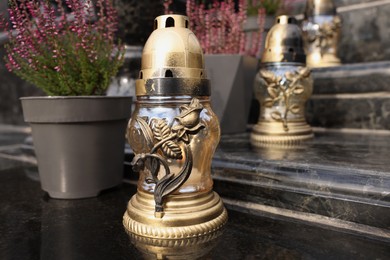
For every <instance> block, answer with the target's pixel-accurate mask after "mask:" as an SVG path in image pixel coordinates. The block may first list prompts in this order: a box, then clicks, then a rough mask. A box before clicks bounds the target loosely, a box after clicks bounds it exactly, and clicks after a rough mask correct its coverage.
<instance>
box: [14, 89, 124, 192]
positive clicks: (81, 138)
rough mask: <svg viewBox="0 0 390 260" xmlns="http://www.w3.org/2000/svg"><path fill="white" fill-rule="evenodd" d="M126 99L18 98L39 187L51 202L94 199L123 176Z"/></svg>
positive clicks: (100, 97) (86, 97) (93, 97)
mask: <svg viewBox="0 0 390 260" xmlns="http://www.w3.org/2000/svg"><path fill="white" fill-rule="evenodd" d="M131 101H132V98H131V97H104V96H85V97H84V96H81V97H30V98H21V102H22V107H23V114H24V118H25V121H26V122H28V123H30V125H31V128H32V136H33V142H34V149H35V154H36V156H37V159H38V169H39V176H40V180H41V186H42V189H43V190H44V191H46V192H47V193H49V195H50V197H52V198H59V199H81V198H88V197H95V196H97V195H98V194H99V193H100V192H101V191H102V190H105V189H108V188H111V187H114V186H117V185H119V184H120V183H121V182H122V176H123V160H124V144H125V130H126V123H127V120H128V118H129V117H130V113H131Z"/></svg>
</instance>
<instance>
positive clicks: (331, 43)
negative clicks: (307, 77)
mask: <svg viewBox="0 0 390 260" xmlns="http://www.w3.org/2000/svg"><path fill="white" fill-rule="evenodd" d="M302 30H303V36H304V40H305V49H306V54H307V59H306V61H307V66H309V67H328V66H337V65H340V59H339V58H338V57H337V48H338V42H339V39H340V31H341V19H340V17H339V16H338V15H337V13H336V7H335V5H334V4H333V1H332V0H308V1H307V4H306V11H305V19H304V21H303V23H302Z"/></svg>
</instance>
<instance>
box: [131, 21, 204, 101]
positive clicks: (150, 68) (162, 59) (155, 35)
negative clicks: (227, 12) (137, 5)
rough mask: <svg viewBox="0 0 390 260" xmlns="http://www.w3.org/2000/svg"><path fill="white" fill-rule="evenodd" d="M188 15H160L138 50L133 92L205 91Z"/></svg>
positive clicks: (198, 48)
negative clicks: (139, 59) (138, 60)
mask: <svg viewBox="0 0 390 260" xmlns="http://www.w3.org/2000/svg"><path fill="white" fill-rule="evenodd" d="M188 27H189V20H188V17H186V16H183V15H174V14H169V15H162V16H158V17H157V18H156V19H155V20H154V31H153V32H152V34H151V35H150V36H149V38H148V40H147V42H146V44H145V46H144V49H143V53H142V63H141V71H140V74H139V79H138V80H137V82H136V93H137V95H200V96H202V95H209V82H208V80H207V78H206V72H205V69H204V57H203V51H202V47H201V45H200V43H199V41H198V39H197V38H196V36H195V34H194V33H193V32H192V31H191V30H190V29H189V28H188Z"/></svg>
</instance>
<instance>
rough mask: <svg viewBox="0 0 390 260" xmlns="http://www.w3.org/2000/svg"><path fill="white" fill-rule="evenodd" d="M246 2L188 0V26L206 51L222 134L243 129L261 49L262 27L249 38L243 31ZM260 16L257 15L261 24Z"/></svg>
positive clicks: (247, 114)
mask: <svg viewBox="0 0 390 260" xmlns="http://www.w3.org/2000/svg"><path fill="white" fill-rule="evenodd" d="M247 7H248V6H247V1H246V0H239V1H238V10H236V8H235V2H234V1H233V0H226V1H222V2H218V1H215V2H213V3H212V4H211V5H210V6H206V5H205V4H203V2H202V3H199V1H196V0H188V1H187V15H188V17H189V19H190V28H191V30H192V31H193V32H194V33H195V35H196V36H197V38H198V39H199V41H200V44H201V46H202V48H203V51H204V52H205V54H206V55H205V67H206V69H207V73H208V76H209V78H210V80H211V85H212V90H213V92H212V100H211V101H212V105H213V110H214V111H215V113H216V114H217V116H218V117H219V119H220V123H221V131H222V133H223V134H228V133H239V132H245V131H246V127H247V122H248V116H249V112H250V106H251V100H252V92H253V80H254V77H255V74H256V67H257V59H256V58H255V57H256V56H258V55H259V51H260V49H261V38H262V36H261V35H262V30H259V31H257V32H256V33H254V34H253V35H252V36H251V38H250V39H249V38H248V37H247V35H246V34H245V32H244V30H243V24H244V23H245V21H246V19H247ZM261 19H262V17H261V16H259V20H258V21H259V23H260V26H261V24H262V22H261Z"/></svg>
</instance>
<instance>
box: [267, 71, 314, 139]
mask: <svg viewBox="0 0 390 260" xmlns="http://www.w3.org/2000/svg"><path fill="white" fill-rule="evenodd" d="M260 75H261V76H262V77H263V79H264V80H265V82H266V83H267V92H268V95H269V97H267V98H266V99H265V102H264V106H265V107H267V108H272V107H273V106H274V105H275V104H276V103H278V102H279V103H282V104H283V106H284V107H285V109H284V112H282V113H281V112H279V111H273V112H272V113H271V117H272V119H273V120H275V121H277V122H281V123H282V124H283V129H284V131H285V132H288V131H289V127H288V115H289V113H293V114H298V113H301V112H302V111H300V110H301V108H300V106H299V105H298V104H296V103H294V102H292V101H291V99H292V97H294V96H298V95H301V94H303V92H304V91H305V87H304V86H303V85H301V84H300V80H301V79H303V78H308V77H309V76H310V69H308V68H306V67H305V68H304V67H299V68H298V69H297V70H296V71H293V72H286V73H285V74H284V77H280V76H276V75H275V74H274V73H273V72H272V71H269V70H260Z"/></svg>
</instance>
